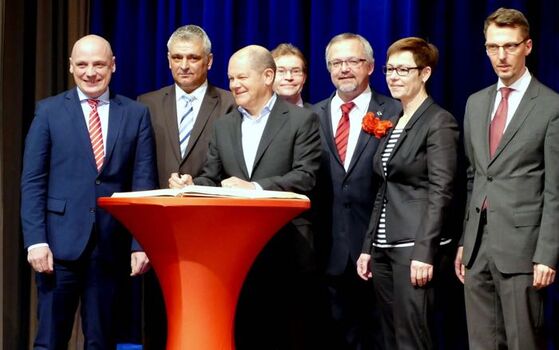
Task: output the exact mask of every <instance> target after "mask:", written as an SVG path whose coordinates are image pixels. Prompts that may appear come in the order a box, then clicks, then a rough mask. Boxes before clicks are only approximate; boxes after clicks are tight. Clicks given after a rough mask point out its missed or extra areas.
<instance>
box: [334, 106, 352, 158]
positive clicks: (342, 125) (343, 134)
mask: <svg viewBox="0 0 559 350" xmlns="http://www.w3.org/2000/svg"><path fill="white" fill-rule="evenodd" d="M354 106H355V103H353V102H348V103H344V104H343V105H342V106H341V109H342V117H341V118H340V122H339V123H338V128H337V129H336V137H335V140H336V148H337V149H338V155H339V156H340V160H341V161H342V163H344V162H345V154H346V151H347V139H348V138H349V111H351V109H352V108H353V107H354Z"/></svg>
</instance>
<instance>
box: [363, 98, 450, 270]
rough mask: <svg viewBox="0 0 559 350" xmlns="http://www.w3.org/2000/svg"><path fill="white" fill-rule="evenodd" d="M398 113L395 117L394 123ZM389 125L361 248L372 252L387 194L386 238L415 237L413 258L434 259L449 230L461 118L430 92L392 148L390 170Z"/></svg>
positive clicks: (377, 157) (375, 168)
mask: <svg viewBox="0 0 559 350" xmlns="http://www.w3.org/2000/svg"><path fill="white" fill-rule="evenodd" d="M398 119H399V117H396V118H393V119H392V123H393V125H394V126H396V124H397V123H398ZM393 131H394V128H391V129H390V131H389V133H388V134H387V135H386V136H384V137H383V138H382V139H381V141H380V144H379V147H378V151H377V152H376V154H375V157H374V163H373V171H374V174H375V177H376V178H377V179H378V181H379V182H380V183H381V186H380V188H379V191H378V193H377V196H376V199H375V205H374V209H373V213H372V215H371V220H370V225H369V229H368V232H367V236H366V238H365V241H364V243H363V252H364V253H367V254H370V253H371V250H372V242H373V240H374V237H375V235H376V232H377V228H378V224H379V220H380V216H381V213H382V207H383V203H384V201H385V199H386V238H387V243H389V244H390V243H396V242H402V241H414V242H415V245H414V248H413V252H412V256H411V259H412V260H419V261H421V262H424V263H428V264H433V260H434V257H435V253H436V252H437V248H438V246H439V244H440V240H441V238H442V237H447V238H448V237H450V236H451V232H447V231H446V229H447V228H448V224H449V222H448V218H449V215H448V214H450V213H449V207H450V205H451V204H452V197H453V183H454V179H455V177H456V168H457V156H458V134H459V132H458V124H457V123H456V120H455V119H454V117H453V116H452V115H451V114H450V113H449V112H447V111H446V110H444V109H442V108H441V107H440V106H438V105H437V104H435V102H434V101H433V99H432V98H430V97H428V98H427V99H426V100H425V101H424V102H423V103H422V104H421V106H419V108H418V109H417V110H416V111H415V113H414V114H413V115H412V117H411V118H410V120H409V121H408V122H407V124H406V126H405V127H404V130H403V131H402V134H400V137H399V139H398V141H397V143H396V145H395V146H394V149H393V150H392V154H391V155H390V157H389V159H388V161H387V164H386V168H387V169H386V176H385V175H384V170H383V165H382V153H383V151H384V148H385V146H386V143H387V142H388V140H389V138H390V135H391V134H392V132H393Z"/></svg>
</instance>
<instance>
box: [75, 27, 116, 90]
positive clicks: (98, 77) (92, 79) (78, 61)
mask: <svg viewBox="0 0 559 350" xmlns="http://www.w3.org/2000/svg"><path fill="white" fill-rule="evenodd" d="M115 70H116V64H115V58H114V56H113V53H112V51H111V47H110V45H109V43H108V42H107V41H106V40H105V39H103V38H101V37H98V36H96V35H88V36H86V37H83V38H81V39H80V40H78V41H77V42H76V43H75V44H74V48H73V49H72V56H71V57H70V73H72V75H73V76H74V81H75V83H76V85H77V86H78V88H79V89H80V90H81V91H82V92H83V93H84V94H85V95H87V96H88V97H90V98H97V97H99V96H101V95H102V94H103V93H104V92H105V91H107V87H108V86H109V83H110V82H111V76H112V74H113V73H114V72H115Z"/></svg>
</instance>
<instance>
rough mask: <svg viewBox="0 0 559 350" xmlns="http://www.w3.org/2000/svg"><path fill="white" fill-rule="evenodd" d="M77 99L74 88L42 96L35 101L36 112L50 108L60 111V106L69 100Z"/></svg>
mask: <svg viewBox="0 0 559 350" xmlns="http://www.w3.org/2000/svg"><path fill="white" fill-rule="evenodd" d="M72 100H73V101H76V102H77V101H78V93H77V91H76V89H75V88H74V89H70V90H66V91H62V92H61V93H58V94H56V95H53V96H49V97H46V98H43V99H41V100H39V101H37V103H36V112H39V111H45V110H51V109H54V110H55V111H60V108H61V107H62V106H63V105H64V104H65V103H67V102H69V101H72Z"/></svg>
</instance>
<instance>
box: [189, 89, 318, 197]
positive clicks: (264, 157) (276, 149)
mask: <svg viewBox="0 0 559 350" xmlns="http://www.w3.org/2000/svg"><path fill="white" fill-rule="evenodd" d="M241 122H242V115H241V113H240V112H239V111H238V110H234V111H233V112H231V113H229V114H227V115H226V116H225V117H223V118H220V119H218V120H217V121H216V122H215V127H214V130H213V135H212V139H211V141H210V146H209V150H208V156H207V161H206V165H205V166H204V169H203V170H202V173H201V174H200V176H198V177H196V178H195V179H194V182H195V183H196V184H197V185H206V186H219V185H220V182H221V180H224V179H226V178H228V177H231V176H236V177H238V178H240V179H242V180H245V181H255V182H257V183H258V184H259V185H260V186H262V188H263V189H264V190H274V191H293V192H297V193H303V194H306V193H309V192H310V191H311V190H312V189H313V188H314V186H315V183H316V173H317V171H318V167H319V159H320V134H319V131H318V119H317V116H316V115H315V114H314V113H313V112H312V111H309V110H306V109H304V108H300V107H297V106H294V105H291V104H289V103H287V102H284V101H282V100H281V99H279V98H278V99H277V100H276V103H275V104H274V106H273V108H272V111H271V112H270V115H269V117H268V122H267V124H266V127H265V128H264V132H263V134H262V138H261V139H260V143H259V145H258V149H257V152H256V158H255V160H254V166H253V169H252V174H251V175H250V176H249V173H248V170H247V167H246V164H245V160H244V156H243V150H242V145H241V141H242V140H241Z"/></svg>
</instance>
